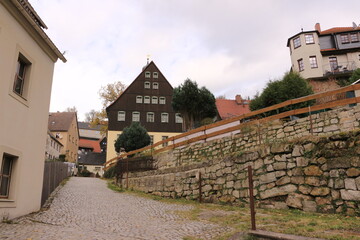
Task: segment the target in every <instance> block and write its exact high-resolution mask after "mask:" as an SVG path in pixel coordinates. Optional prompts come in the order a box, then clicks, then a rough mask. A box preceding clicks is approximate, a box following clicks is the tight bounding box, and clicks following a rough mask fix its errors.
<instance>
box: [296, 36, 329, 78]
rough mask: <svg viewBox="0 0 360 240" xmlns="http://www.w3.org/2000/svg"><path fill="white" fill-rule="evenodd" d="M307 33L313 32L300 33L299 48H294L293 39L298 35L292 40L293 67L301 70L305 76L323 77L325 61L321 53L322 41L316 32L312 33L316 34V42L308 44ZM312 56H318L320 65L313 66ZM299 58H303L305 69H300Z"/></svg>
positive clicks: (301, 73)
mask: <svg viewBox="0 0 360 240" xmlns="http://www.w3.org/2000/svg"><path fill="white" fill-rule="evenodd" d="M306 34H311V33H303V34H300V35H299V37H300V41H301V46H300V47H298V48H294V41H293V39H294V38H296V37H294V38H292V39H291V40H290V48H291V63H292V68H293V69H294V70H296V71H297V72H300V75H301V76H302V77H303V78H312V77H321V76H323V65H324V63H323V57H322V55H321V53H320V43H319V38H318V35H317V34H316V33H312V35H313V36H314V43H312V44H306V42H305V35H306ZM310 56H316V60H317V65H318V67H317V68H311V66H310V60H309V57H310ZM299 59H303V62H304V71H300V70H299V64H298V60H299Z"/></svg>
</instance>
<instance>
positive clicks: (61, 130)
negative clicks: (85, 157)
mask: <svg viewBox="0 0 360 240" xmlns="http://www.w3.org/2000/svg"><path fill="white" fill-rule="evenodd" d="M48 126H49V130H50V132H51V133H52V134H53V135H54V136H55V138H56V139H58V140H59V142H61V144H62V145H63V148H62V149H61V154H63V155H65V161H67V162H76V160H77V157H78V149H79V129H78V122H77V116H76V113H75V112H55V113H50V114H49V125H48Z"/></svg>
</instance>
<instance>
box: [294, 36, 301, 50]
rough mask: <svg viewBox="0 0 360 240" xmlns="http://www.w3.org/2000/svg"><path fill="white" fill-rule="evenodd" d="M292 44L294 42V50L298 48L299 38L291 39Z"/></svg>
mask: <svg viewBox="0 0 360 240" xmlns="http://www.w3.org/2000/svg"><path fill="white" fill-rule="evenodd" d="M293 42H294V48H298V47H300V46H301V40H300V37H296V38H294V39H293Z"/></svg>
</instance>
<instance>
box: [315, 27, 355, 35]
mask: <svg viewBox="0 0 360 240" xmlns="http://www.w3.org/2000/svg"><path fill="white" fill-rule="evenodd" d="M353 30H358V28H356V29H354V28H353V27H334V28H330V29H327V30H324V31H321V32H320V35H323V34H330V33H339V32H349V31H353Z"/></svg>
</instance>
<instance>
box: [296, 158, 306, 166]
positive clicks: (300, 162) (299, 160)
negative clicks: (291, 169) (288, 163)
mask: <svg viewBox="0 0 360 240" xmlns="http://www.w3.org/2000/svg"><path fill="white" fill-rule="evenodd" d="M308 164H309V159H307V158H303V157H297V158H296V165H297V166H298V167H305V166H307V165H308Z"/></svg>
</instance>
